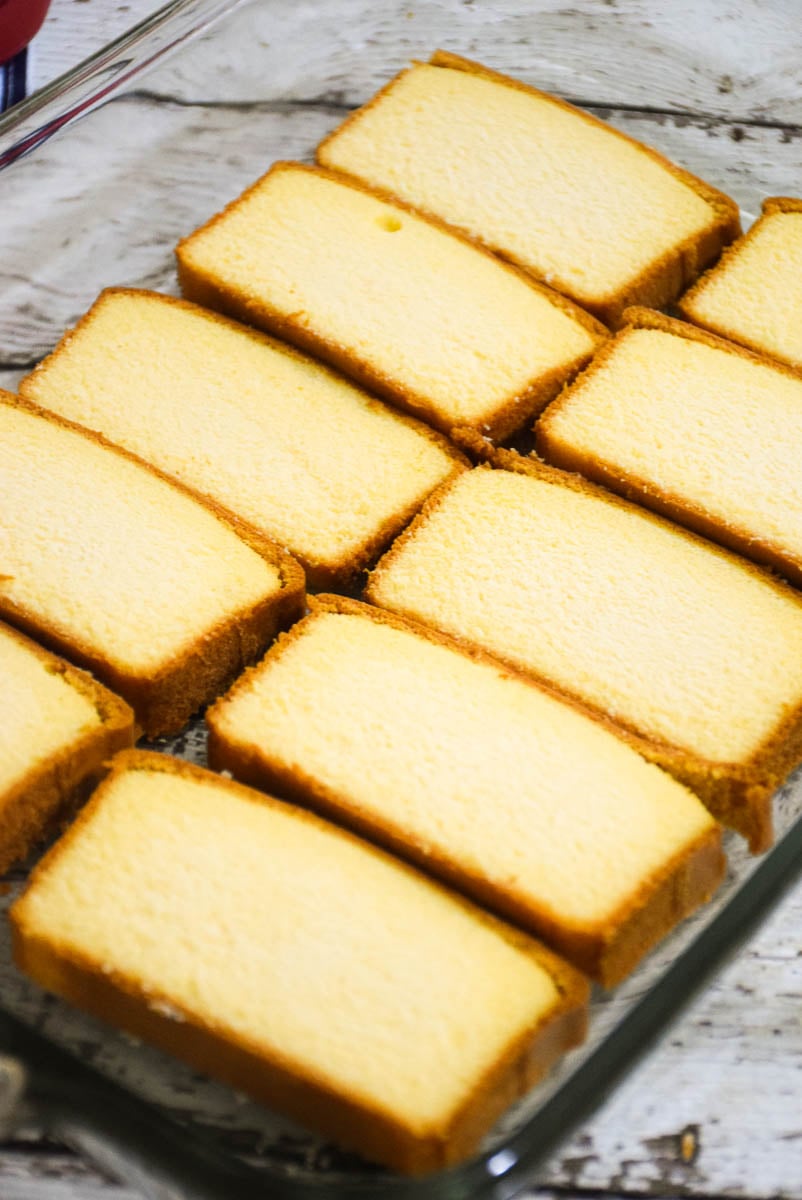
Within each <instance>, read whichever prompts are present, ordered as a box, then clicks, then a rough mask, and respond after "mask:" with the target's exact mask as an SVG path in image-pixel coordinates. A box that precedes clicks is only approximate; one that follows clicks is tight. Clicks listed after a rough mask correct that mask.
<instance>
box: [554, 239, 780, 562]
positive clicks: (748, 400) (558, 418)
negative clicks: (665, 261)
mask: <svg viewBox="0 0 802 1200" xmlns="http://www.w3.org/2000/svg"><path fill="white" fill-rule="evenodd" d="M800 265H801V266H802V263H801V264H800ZM676 324H677V325H679V322H677V323H676ZM542 427H543V429H544V430H545V431H546V433H547V436H548V437H552V438H554V439H555V441H558V442H562V443H563V444H565V445H570V447H571V448H572V450H574V451H578V452H580V453H582V454H585V455H588V456H589V457H592V458H593V459H594V460H598V461H599V462H602V463H609V464H612V465H613V468H614V469H615V470H616V472H619V471H620V472H624V473H627V474H629V475H631V476H634V477H635V478H637V479H640V480H644V481H646V482H647V483H649V484H651V485H653V486H655V487H657V488H660V489H661V490H662V491H664V492H666V493H668V494H669V495H674V496H680V497H681V498H682V500H683V501H690V502H691V503H693V504H695V505H696V506H698V507H700V508H701V509H702V510H703V511H704V512H705V513H708V514H711V515H712V516H713V517H715V518H718V519H720V520H723V521H725V522H726V523H727V524H729V525H731V526H734V527H735V528H739V529H745V530H748V531H750V533H751V534H752V535H754V536H755V537H759V538H760V539H761V540H764V541H767V542H769V543H770V544H772V545H776V546H778V547H781V548H783V549H784V550H786V551H789V552H791V553H792V554H793V555H794V556H795V557H796V558H799V559H800V560H802V525H800V520H799V514H800V513H802V479H800V475H799V462H800V457H802V378H799V379H796V378H794V377H793V376H792V375H791V374H790V373H786V372H785V371H782V370H775V369H774V368H773V367H772V365H771V363H769V362H766V363H760V362H758V361H756V360H755V359H753V358H750V357H747V356H745V355H744V354H743V353H739V352H738V351H736V350H734V349H733V350H728V349H727V348H726V346H724V345H722V346H718V347H716V346H713V345H708V344H706V343H705V342H702V341H697V340H695V339H693V338H690V337H683V336H678V335H677V334H676V333H671V332H669V331H668V330H667V329H666V330H661V329H628V330H626V331H625V332H624V333H623V334H620V335H619V337H618V339H617V340H616V342H615V344H614V345H613V346H612V347H611V349H610V351H609V352H608V353H607V354H606V355H605V356H604V359H603V360H602V361H600V362H599V364H598V365H596V366H594V368H593V369H592V370H591V371H589V372H588V373H586V374H585V375H583V376H582V377H581V378H580V379H579V380H578V381H577V382H576V383H575V384H574V386H573V388H572V389H571V390H570V392H567V393H564V395H563V396H562V397H561V398H560V400H559V401H558V402H557V403H556V404H555V405H554V406H553V407H552V408H551V409H550V410H549V411H548V412H547V414H546V416H545V418H544V419H543V421H542Z"/></svg>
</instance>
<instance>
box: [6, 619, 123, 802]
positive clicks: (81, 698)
mask: <svg viewBox="0 0 802 1200" xmlns="http://www.w3.org/2000/svg"><path fill="white" fill-rule="evenodd" d="M0 705H1V706H2V711H3V720H2V721H0V796H2V794H3V793H4V792H7V791H8V790H9V789H10V788H12V787H14V785H15V784H16V783H18V782H20V781H21V780H22V779H23V778H24V776H25V775H26V774H27V773H28V771H30V770H31V769H32V768H34V767H36V766H38V765H39V764H41V763H44V762H46V761H47V760H48V759H49V758H50V757H51V756H52V755H54V754H57V753H58V752H59V751H60V750H63V749H64V748H65V747H67V746H69V745H71V744H72V743H74V742H75V741H77V740H78V739H79V738H80V737H81V736H82V735H83V734H85V733H89V732H90V731H91V730H93V729H98V728H99V727H100V725H101V723H102V720H101V715H100V713H99V712H98V709H97V707H96V706H95V705H94V704H93V703H92V700H91V699H90V697H89V696H88V695H87V694H85V693H84V692H81V691H79V690H78V689H77V688H75V687H73V686H72V685H71V684H70V683H69V681H68V680H67V679H66V678H65V677H64V675H63V674H62V673H61V672H59V671H58V670H55V669H54V664H53V663H52V662H50V661H49V660H48V658H46V657H44V656H43V655H42V654H40V653H37V652H36V651H35V650H34V649H32V648H31V647H30V646H29V645H28V644H27V643H26V641H25V640H24V639H22V638H20V637H19V635H17V634H15V633H14V632H12V631H11V630H10V629H8V628H6V626H4V625H2V624H0Z"/></svg>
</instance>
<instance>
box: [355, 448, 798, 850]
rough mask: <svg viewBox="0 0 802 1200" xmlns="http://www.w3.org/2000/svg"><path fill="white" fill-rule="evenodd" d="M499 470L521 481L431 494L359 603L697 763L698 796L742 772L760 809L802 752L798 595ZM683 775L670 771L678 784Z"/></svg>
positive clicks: (723, 556) (523, 465)
mask: <svg viewBox="0 0 802 1200" xmlns="http://www.w3.org/2000/svg"><path fill="white" fill-rule="evenodd" d="M499 459H500V460H502V459H503V461H504V462H505V463H510V464H513V465H514V467H515V469H514V470H493V469H488V468H486V467H480V468H477V469H475V470H474V471H472V472H469V473H467V474H465V475H464V476H463V477H461V478H460V479H458V480H457V481H456V482H455V483H454V484H453V485H451V486H447V487H445V488H443V489H441V490H440V491H439V492H438V493H435V497H434V498H433V500H432V502H431V503H430V504H429V506H428V507H427V508H425V509H424V511H423V513H422V514H421V516H420V517H419V518H417V520H416V521H415V522H413V524H412V525H411V526H410V529H409V530H408V531H407V532H406V534H404V535H402V537H401V538H400V539H399V540H398V541H397V542H396V544H395V546H394V547H393V548H392V549H391V550H390V551H389V553H388V554H387V555H386V556H385V557H384V558H383V559H382V561H381V562H380V563H379V566H378V568H377V569H376V571H375V572H374V573H373V575H372V576H371V580H370V582H369V584H368V588H367V591H366V595H367V598H368V599H369V600H371V601H372V602H373V603H376V604H379V605H381V606H384V607H387V608H390V609H393V610H394V611H397V612H400V613H402V614H403V615H406V616H408V617H411V618H413V619H417V620H421V621H423V622H426V623H429V624H431V625H433V626H435V627H436V628H439V629H442V630H444V631H445V632H447V633H450V634H452V635H456V636H458V637H461V638H464V639H466V640H468V641H469V642H471V643H473V644H475V645H479V646H481V647H483V648H484V649H486V650H488V651H490V652H491V653H494V654H496V655H498V656H500V657H501V658H503V659H504V660H506V661H507V662H509V663H511V664H513V665H514V666H517V667H519V668H521V669H523V670H526V671H530V672H532V673H534V674H535V675H537V676H539V677H540V678H542V679H545V680H547V681H549V682H551V683H552V684H554V685H555V686H557V687H558V688H560V689H562V690H564V691H566V692H568V693H569V694H571V695H573V696H575V697H576V698H578V699H579V700H581V701H582V702H583V703H585V704H588V705H590V706H591V707H592V708H593V709H594V710H596V711H598V712H600V713H602V714H603V715H605V716H606V717H609V718H610V719H612V720H614V721H615V722H617V723H618V724H619V725H621V726H622V727H623V728H624V729H625V730H629V731H630V732H632V733H634V734H637V735H639V736H640V737H642V738H645V739H646V740H647V742H651V744H652V745H651V752H652V753H655V752H657V753H659V752H660V750H659V748H660V747H662V748H663V749H669V748H671V747H673V748H675V749H676V748H678V749H679V750H680V751H681V752H682V753H683V755H685V756H690V757H691V758H692V759H695V760H696V765H697V767H700V768H701V774H700V775H694V774H693V770H691V775H692V777H693V778H694V790H698V788H699V787H700V786H702V787H703V789H704V788H712V789H713V792H714V793H715V792H716V791H718V789H719V788H723V789H724V790H726V789H727V787H728V784H727V778H728V777H730V778H731V779H732V778H733V777H737V776H738V774H739V772H740V771H741V770H742V769H744V768H745V767H746V766H747V765H749V764H751V765H750V771H751V770H752V767H754V770H755V775H754V777H752V775H751V774H750V773H749V772H747V775H748V776H749V778H748V779H746V778H745V779H744V780H743V785H744V787H745V788H746V790H747V791H749V788H750V786H751V784H752V783H755V784H760V788H758V791H761V789H762V791H761V795H763V796H764V797H765V795H766V794H768V793H769V792H770V790H771V789H772V788H773V787H774V786H776V785H777V783H778V782H779V778H778V776H777V773H776V772H777V771H782V770H785V771H787V770H790V769H791V766H792V765H794V761H795V760H796V759H797V754H798V755H799V757H802V745H800V744H799V743H800V730H799V727H800V709H801V708H802V686H800V683H799V679H798V673H797V672H796V670H795V667H794V664H795V663H796V662H798V661H799V658H800V654H802V598H800V597H799V596H798V595H797V594H796V593H795V592H792V591H791V590H790V589H789V588H787V587H785V586H783V585H782V584H780V583H779V582H776V581H774V580H773V579H772V578H771V577H770V576H768V575H766V574H765V573H763V572H761V571H759V570H758V569H757V568H753V567H751V566H750V565H749V564H747V563H745V562H743V560H740V559H738V558H736V557H735V556H734V555H730V554H728V553H726V552H725V551H722V550H719V549H717V548H715V547H713V546H711V545H710V544H709V543H706V542H703V541H702V540H701V539H699V538H696V537H695V536H694V535H691V534H688V533H686V532H684V531H682V530H680V529H678V528H677V527H676V526H672V525H671V524H669V523H668V522H664V521H662V520H660V519H659V518H657V517H654V516H652V515H651V514H648V513H645V512H644V511H643V510H641V509H638V508H637V507H635V506H634V505H630V504H628V503H626V502H625V501H622V500H618V499H616V498H614V497H612V496H610V494H609V493H605V492H603V491H602V490H601V489H598V488H596V487H594V486H592V485H590V484H585V483H583V482H581V481H577V480H576V478H575V477H573V476H569V475H566V474H565V473H563V472H558V471H555V470H553V469H551V468H548V467H544V466H540V465H539V464H537V463H536V462H535V461H534V460H524V459H520V458H519V457H518V456H514V455H511V454H506V455H500V456H499ZM778 739H779V740H778ZM646 749H647V750H648V749H649V747H648V745H647V746H646ZM770 764H773V765H770ZM688 767H692V764H688V763H685V764H684V767H683V762H681V761H679V762H675V763H674V769H675V770H679V771H680V777H681V778H685V779H686V781H688V773H687V769H684V768H688ZM763 768H765V770H766V771H767V774H766V775H765V776H761V770H762V769H763ZM733 773H734V775H733ZM702 796H703V799H706V800H707V799H711V798H712V799H714V798H715V797H714V796H712V797H711V796H709V795H705V794H704V790H703V792H702ZM749 807H751V801H750V802H749V803H748V804H747V808H749ZM715 811H716V809H715V808H714V812H715ZM720 815H721V816H722V819H727V818H728V817H731V816H732V814H731V813H728V812H727V811H724V812H723V813H721V814H720ZM747 819H748V818H747ZM751 836H752V840H753V845H755V844H761V843H763V844H765V843H764V835H763V834H759V833H758V832H757V831H755V830H753V831H752V835H751Z"/></svg>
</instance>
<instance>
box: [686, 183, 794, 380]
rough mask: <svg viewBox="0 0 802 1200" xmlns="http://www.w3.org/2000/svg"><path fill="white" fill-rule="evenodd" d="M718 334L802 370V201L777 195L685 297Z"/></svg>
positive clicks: (700, 321) (695, 317)
mask: <svg viewBox="0 0 802 1200" xmlns="http://www.w3.org/2000/svg"><path fill="white" fill-rule="evenodd" d="M679 310H680V312H681V313H682V315H683V316H684V317H687V319H688V320H689V321H693V322H694V323H695V324H696V325H701V326H703V327H704V328H705V329H709V330H711V332H713V333H718V334H721V336H722V337H725V338H730V340H731V341H733V342H740V343H741V344H742V345H744V346H748V347H750V349H752V350H757V351H758V353H760V354H768V355H771V356H772V357H773V358H778V359H780V361H781V362H785V363H788V365H789V366H792V367H795V368H796V369H797V370H799V369H800V368H802V200H795V199H793V198H792V197H790V196H773V197H771V198H770V199H768V200H764V201H763V215H762V216H761V217H760V219H759V220H757V221H756V222H755V224H754V225H753V226H752V228H751V229H750V230H749V232H748V233H747V234H746V236H745V237H743V238H741V239H739V240H738V241H737V242H736V243H735V244H734V245H733V246H731V247H730V248H729V250H727V251H726V252H725V253H724V255H722V258H721V261H720V262H718V263H717V264H716V266H715V267H713V268H712V269H711V270H710V271H708V272H707V274H706V275H703V276H702V278H701V279H700V280H699V281H698V283H696V284H695V286H694V287H692V288H691V290H690V291H689V292H686V294H685V295H684V296H683V297H682V299H681V300H680V302H679Z"/></svg>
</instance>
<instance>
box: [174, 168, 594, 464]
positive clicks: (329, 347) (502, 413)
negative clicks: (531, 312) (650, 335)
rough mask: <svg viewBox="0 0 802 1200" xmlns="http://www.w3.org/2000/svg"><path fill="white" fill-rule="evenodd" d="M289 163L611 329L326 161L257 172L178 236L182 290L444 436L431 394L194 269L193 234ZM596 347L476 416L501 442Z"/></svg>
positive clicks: (586, 322)
mask: <svg viewBox="0 0 802 1200" xmlns="http://www.w3.org/2000/svg"><path fill="white" fill-rule="evenodd" d="M284 171H306V172H308V173H309V174H312V175H318V176H321V177H323V178H325V179H330V180H331V181H332V182H334V183H338V184H340V185H341V186H343V187H347V188H351V189H352V191H356V192H363V193H364V194H365V195H368V196H372V197H374V198H375V199H378V200H382V201H383V202H385V203H388V204H393V205H394V206H395V207H396V208H399V209H402V210H403V211H404V212H408V213H411V214H412V215H413V216H414V217H416V218H417V219H418V220H421V221H425V222H426V224H428V225H431V226H433V227H434V228H435V229H438V230H439V231H440V232H441V233H444V234H447V235H448V236H449V237H452V238H456V239H457V241H460V242H462V243H463V244H464V245H467V246H470V247H471V249H472V250H474V251H475V252H476V253H478V254H482V255H484V256H485V257H486V258H489V259H491V260H492V261H493V262H494V263H495V264H496V266H497V267H500V268H501V269H503V270H506V271H510V272H512V273H513V274H515V275H516V276H517V277H518V278H519V279H521V280H523V282H524V283H525V284H526V285H527V287H529V288H531V289H532V290H533V291H537V292H540V293H541V294H542V295H543V296H545V297H546V299H547V300H548V301H549V302H550V303H551V304H553V305H554V307H555V308H559V309H560V310H561V311H562V312H564V313H566V314H567V315H568V316H569V317H571V318H572V319H573V320H575V321H576V322H577V323H578V324H579V325H581V326H582V328H583V329H585V330H587V332H588V333H589V334H590V335H591V336H592V337H593V338H595V339H596V341H597V343H599V342H601V341H603V340H604V339H606V338H607V337H608V336H609V332H608V330H607V329H606V328H605V327H604V325H602V324H601V323H600V322H599V321H597V320H596V319H595V318H594V317H593V316H591V315H590V313H588V312H586V311H585V309H583V308H580V307H579V305H578V304H575V303H574V301H573V300H569V299H568V298H567V297H566V296H562V295H561V294H560V293H559V292H555V291H553V290H552V289H551V288H549V287H547V286H546V285H545V284H543V283H540V282H539V281H537V280H535V279H534V277H533V276H532V275H531V274H529V273H528V272H526V271H524V270H522V269H521V268H519V267H517V266H515V265H514V264H512V263H509V262H506V261H504V260H503V259H499V258H497V257H496V255H494V254H492V253H491V252H490V251H489V250H487V249H486V248H485V247H483V246H481V245H480V244H479V243H478V242H477V241H476V240H475V239H474V238H471V237H469V236H468V235H466V234H464V233H461V232H460V231H459V230H456V229H453V228H452V227H451V226H450V225H446V224H445V222H444V221H441V220H439V219H438V218H437V217H433V216H430V215H429V214H426V213H421V212H420V211H419V210H418V209H415V208H413V207H412V205H410V204H405V203H404V202H403V201H401V200H399V199H397V198H396V197H395V196H392V195H390V194H389V193H388V192H382V191H379V190H377V189H376V188H371V187H368V186H367V184H363V183H361V182H360V181H359V180H357V179H353V178H352V177H351V176H350V175H344V174H342V173H341V172H339V171H330V170H328V169H326V168H323V167H310V166H307V165H306V164H304V163H296V162H276V163H274V164H273V166H272V167H271V168H270V170H269V171H267V172H266V173H265V174H264V175H262V176H261V178H259V179H257V180H256V182H255V183H252V184H251V186H250V187H248V188H246V190H245V191H244V192H242V194H241V195H240V196H238V197H237V198H236V199H234V200H232V201H231V202H230V203H229V204H227V205H226V207H225V208H224V209H223V210H222V211H221V212H219V213H217V214H216V215H215V216H213V217H212V218H211V219H210V220H209V221H207V222H206V224H205V225H202V226H201V227H200V229H198V230H196V231H195V232H194V233H191V234H189V236H188V237H185V238H183V239H182V240H181V241H180V242H179V243H178V246H177V247H176V258H177V260H178V281H179V284H180V287H181V291H182V293H183V295H184V296H185V297H186V298H187V299H189V300H192V301H194V302H195V303H196V304H199V305H202V306H203V307H204V308H213V309H216V310H217V311H218V312H221V313H225V314H227V315H228V316H230V317H233V318H235V319H236V320H238V321H245V322H246V323H248V324H252V325H256V326H258V327H259V328H262V329H267V330H268V331H269V332H270V333H273V334H275V335H276V336H278V337H280V338H286V340H287V341H288V342H292V343H293V344H294V345H296V346H298V347H299V348H300V349H301V350H304V351H306V352H307V353H309V354H313V355H315V356H317V357H319V358H322V359H324V360H325V361H326V362H328V363H330V364H331V365H332V366H334V367H336V368H337V370H339V371H341V372H342V373H343V375H346V376H348V377H349V378H350V379H354V380H356V382H357V383H358V384H360V385H361V386H362V387H364V388H367V389H368V391H370V392H373V393H374V394H375V395H377V396H380V397H381V398H382V399H383V400H387V401H389V402H390V403H391V404H393V405H396V406H397V407H399V408H401V409H403V410H405V411H406V412H409V413H411V414H412V415H413V416H416V417H419V418H420V419H422V420H423V421H426V422H428V423H429V424H430V425H433V426H434V428H435V429H439V430H440V431H441V432H442V433H444V434H446V436H448V435H450V432H451V423H450V422H448V421H447V420H444V418H443V415H442V414H441V413H440V412H439V411H438V408H437V405H436V404H434V403H433V402H432V401H431V400H430V399H429V397H427V396H424V395H422V394H418V393H413V392H412V391H410V390H409V388H408V387H407V386H406V385H405V384H404V383H403V382H401V381H400V380H398V379H394V378H393V377H391V376H390V375H388V374H387V373H386V372H384V371H381V370H379V368H378V367H377V366H376V365H375V364H374V363H371V362H370V361H369V360H367V359H362V358H358V357H357V356H356V355H355V354H354V353H353V352H352V351H350V350H349V349H347V347H345V346H343V345H341V344H340V343H338V342H336V341H332V340H331V339H330V338H328V337H326V336H325V335H324V334H320V333H317V332H316V331H315V330H313V329H309V328H308V327H307V326H306V325H304V324H303V323H302V321H301V320H300V319H299V318H298V317H296V316H295V315H293V314H290V315H289V316H287V315H285V314H284V313H281V312H279V311H278V310H277V309H276V308H275V307H274V306H273V305H271V304H269V303H268V302H267V301H265V300H262V299H248V298H247V297H245V296H242V295H240V294H239V293H238V292H237V291H236V290H235V289H234V288H232V287H229V285H228V284H226V283H225V282H224V281H222V280H219V279H216V278H214V277H213V276H212V275H210V274H208V273H207V272H205V271H201V270H198V269H196V268H195V267H194V266H193V265H192V263H191V262H190V261H189V259H188V256H187V253H186V248H187V247H188V246H190V245H191V243H192V240H193V238H195V237H196V236H199V235H201V234H202V233H204V232H205V230H207V229H209V228H212V227H213V226H214V225H216V224H217V223H218V222H220V221H222V220H224V219H225V217H226V215H227V214H228V213H229V212H231V211H233V210H234V209H236V208H238V207H239V205H240V204H241V203H243V202H245V201H246V200H247V199H248V197H249V196H250V195H251V194H252V193H254V192H255V191H257V190H258V189H259V188H260V187H261V186H262V184H263V182H264V180H266V179H267V178H268V177H269V176H271V175H274V174H279V173H281V172H284ZM591 355H592V351H591V352H589V353H588V354H585V355H580V356H579V357H577V358H576V359H575V360H574V361H573V362H572V363H570V364H568V365H567V366H563V367H556V368H554V369H553V370H551V371H548V372H546V373H544V374H542V375H540V376H539V377H538V378H537V379H536V380H534V381H533V382H532V383H531V384H530V385H529V386H528V387H527V388H526V389H525V390H524V391H523V392H520V393H519V394H517V395H515V396H511V397H510V398H509V399H508V400H506V401H504V402H503V403H501V404H498V405H497V406H496V408H495V409H494V411H493V412H492V413H488V414H486V415H485V416H483V417H482V419H481V421H480V422H479V424H481V427H482V432H483V433H485V434H487V436H488V437H490V438H492V439H493V441H496V442H501V441H504V439H505V438H508V437H510V436H511V435H512V434H513V433H516V432H517V431H518V430H519V429H522V428H523V427H524V426H525V425H526V424H527V422H528V421H530V420H531V419H532V418H533V417H535V416H536V415H537V414H538V413H539V412H542V411H543V409H544V408H545V407H546V405H547V404H548V403H549V401H550V400H552V399H553V398H554V397H555V396H556V395H557V393H558V392H559V391H560V388H561V387H562V386H563V385H564V384H565V383H567V382H568V380H569V379H572V378H573V376H574V375H575V374H576V373H577V371H579V370H581V369H582V367H583V366H584V365H585V364H586V363H587V362H588V361H589V359H590V358H591Z"/></svg>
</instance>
